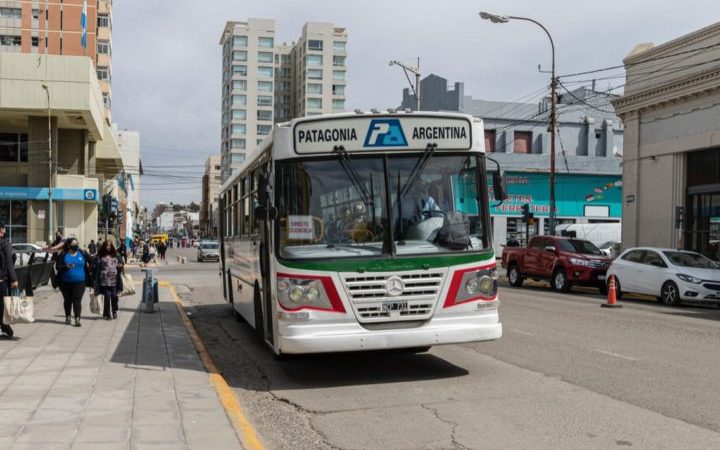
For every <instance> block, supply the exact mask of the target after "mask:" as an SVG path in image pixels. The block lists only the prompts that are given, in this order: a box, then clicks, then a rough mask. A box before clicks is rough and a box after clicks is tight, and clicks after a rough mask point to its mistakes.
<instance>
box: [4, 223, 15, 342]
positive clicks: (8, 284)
mask: <svg viewBox="0 0 720 450" xmlns="http://www.w3.org/2000/svg"><path fill="white" fill-rule="evenodd" d="M17 287H18V279H17V275H16V274H15V263H14V262H13V250H12V246H11V245H10V241H9V240H8V239H7V238H6V237H5V224H2V223H0V330H1V332H2V334H4V335H7V336H8V337H13V329H12V327H11V326H10V325H7V324H5V323H3V316H4V314H3V311H5V302H4V301H3V298H4V297H5V296H6V295H8V293H9V291H10V289H16V288H17Z"/></svg>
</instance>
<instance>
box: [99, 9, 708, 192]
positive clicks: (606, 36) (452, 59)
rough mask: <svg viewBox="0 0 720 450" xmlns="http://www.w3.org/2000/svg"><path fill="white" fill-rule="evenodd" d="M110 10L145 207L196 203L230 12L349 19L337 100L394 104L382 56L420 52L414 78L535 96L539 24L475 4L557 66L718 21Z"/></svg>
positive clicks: (658, 15) (586, 65) (541, 60)
mask: <svg viewBox="0 0 720 450" xmlns="http://www.w3.org/2000/svg"><path fill="white" fill-rule="evenodd" d="M113 8H114V10H113V120H114V121H116V122H117V123H118V125H119V126H120V128H127V129H134V130H139V131H140V133H141V145H142V161H143V166H144V167H145V171H146V173H147V174H148V175H147V176H145V177H144V178H143V193H142V196H143V201H144V202H145V203H146V205H148V206H151V205H153V204H154V203H156V202H158V201H174V202H189V201H190V200H194V201H196V202H199V201H200V198H201V191H200V178H201V176H202V173H203V170H204V161H205V159H206V158H207V156H208V155H209V154H211V153H219V151H220V77H221V51H220V50H221V49H220V46H219V45H218V41H219V38H220V34H221V32H222V30H223V28H224V25H225V22H226V21H228V20H244V19H246V18H248V17H263V18H274V19H275V20H276V42H282V41H288V42H290V41H293V40H295V39H296V38H297V37H298V36H299V35H300V33H301V31H302V25H303V23H304V22H307V21H319V22H332V23H334V24H336V26H341V27H345V28H347V31H348V60H347V66H348V88H347V91H346V93H347V105H346V106H347V108H348V109H349V110H353V109H355V108H361V109H370V108H374V107H377V108H388V107H395V106H397V105H398V104H399V103H400V101H401V98H402V89H403V88H405V87H407V81H406V80H405V77H404V76H403V74H402V71H401V70H400V69H398V68H397V67H388V61H389V60H391V59H398V60H401V61H407V62H412V61H413V59H414V58H416V57H418V56H419V57H420V59H421V70H422V72H423V74H429V73H435V74H438V75H441V76H443V77H445V78H447V79H448V80H449V81H450V82H454V81H464V82H465V93H466V95H472V96H473V97H475V98H481V99H486V100H505V101H512V100H519V99H523V100H528V101H534V100H535V99H536V98H537V97H538V95H539V94H536V95H535V96H530V97H528V96H527V94H530V93H533V92H537V91H538V90H541V89H542V88H543V86H546V85H547V84H548V83H549V75H547V74H542V73H538V70H537V67H538V64H542V66H543V69H549V68H550V50H549V45H548V42H547V40H546V37H545V36H544V34H543V33H542V30H540V29H539V28H537V27H535V26H534V25H532V24H530V23H526V22H510V23H507V24H502V25H496V24H492V23H490V22H487V21H483V20H481V19H480V18H479V16H478V14H477V13H478V11H480V10H485V11H491V12H497V13H503V14H510V15H517V16H526V17H532V18H534V19H536V20H538V21H540V22H542V23H543V24H544V25H545V26H546V27H547V28H548V29H549V30H550V32H551V33H552V35H553V38H554V40H555V45H556V49H557V66H558V73H559V74H560V75H562V74H569V73H574V72H578V71H584V70H591V69H596V68H602V67H608V66H614V65H618V64H621V63H622V59H623V57H624V56H625V55H627V53H628V52H629V51H630V50H631V49H632V48H633V47H634V46H635V45H636V44H637V43H640V42H654V43H656V44H658V43H662V42H665V41H668V40H670V39H673V38H676V37H678V36H681V35H683V34H685V33H688V32H691V31H693V30H696V29H699V28H702V27H704V26H707V25H709V24H711V23H713V22H714V21H716V20H718V19H719V18H720V2H718V1H717V0H715V1H711V0H702V1H701V0H686V1H685V2H682V3H678V4H674V5H673V6H672V7H669V6H667V5H661V2H658V1H657V0H655V1H652V0H605V1H603V2H587V1H575V2H568V1H559V0H558V1H556V0H552V1H550V0H544V1H543V0H541V1H538V0H491V1H465V0H452V1H445V2H440V1H422V2H421V1H418V0H414V1H407V0H392V1H389V0H383V1H379V0H364V1H362V2H358V1H346V0H264V1H245V0H205V1H198V0H152V1H148V0H123V1H119V2H114V5H113ZM621 73H622V71H617V70H615V71H611V72H608V73H607V74H610V75H617V74H621ZM603 75H606V74H603ZM599 76H602V75H599ZM575 79H578V78H575ZM567 81H570V79H567ZM622 83H623V81H622V80H621V79H610V80H603V81H599V82H598V85H597V86H598V88H599V89H607V88H613V87H616V86H618V85H620V84H622ZM615 92H618V91H615Z"/></svg>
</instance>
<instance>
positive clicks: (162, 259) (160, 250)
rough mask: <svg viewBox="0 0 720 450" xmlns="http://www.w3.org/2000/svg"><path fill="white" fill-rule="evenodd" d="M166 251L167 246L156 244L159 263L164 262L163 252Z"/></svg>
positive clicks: (163, 243) (161, 243) (162, 243)
mask: <svg viewBox="0 0 720 450" xmlns="http://www.w3.org/2000/svg"><path fill="white" fill-rule="evenodd" d="M166 251H167V246H166V245H165V242H160V243H159V244H158V254H159V255H160V261H165V252H166Z"/></svg>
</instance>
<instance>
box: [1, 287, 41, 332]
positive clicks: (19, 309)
mask: <svg viewBox="0 0 720 450" xmlns="http://www.w3.org/2000/svg"><path fill="white" fill-rule="evenodd" d="M3 303H4V304H5V308H3V322H4V323H6V324H8V325H13V324H16V323H32V322H34V321H35V303H34V301H33V298H32V297H23V296H21V295H20V291H19V290H18V289H13V290H12V291H11V292H10V295H8V296H6V297H3Z"/></svg>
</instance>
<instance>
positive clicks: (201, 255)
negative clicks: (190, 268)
mask: <svg viewBox="0 0 720 450" xmlns="http://www.w3.org/2000/svg"><path fill="white" fill-rule="evenodd" d="M197 260H198V262H203V261H207V260H213V261H220V244H219V243H218V242H216V241H203V242H200V244H199V245H198V251H197Z"/></svg>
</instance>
